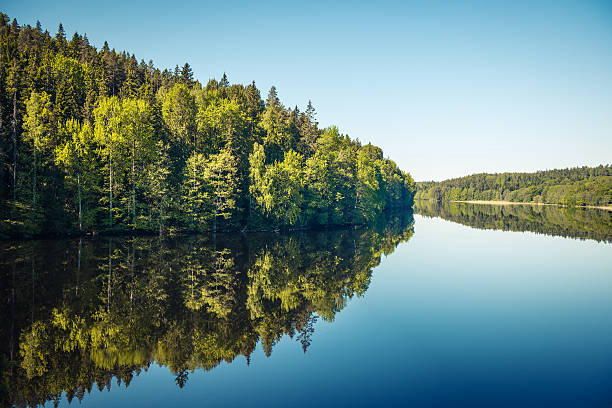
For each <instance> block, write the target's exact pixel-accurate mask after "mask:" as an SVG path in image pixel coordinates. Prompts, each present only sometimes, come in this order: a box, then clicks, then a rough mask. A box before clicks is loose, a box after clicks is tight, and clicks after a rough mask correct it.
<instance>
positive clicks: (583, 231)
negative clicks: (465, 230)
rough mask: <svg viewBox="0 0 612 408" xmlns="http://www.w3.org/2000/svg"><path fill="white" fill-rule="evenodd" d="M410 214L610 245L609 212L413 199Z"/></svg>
mask: <svg viewBox="0 0 612 408" xmlns="http://www.w3.org/2000/svg"><path fill="white" fill-rule="evenodd" d="M414 211H415V213H416V214H420V215H424V216H427V217H440V218H443V219H445V220H449V221H453V222H456V223H459V224H463V225H468V226H470V227H474V228H479V229H500V230H504V231H531V232H536V233H540V234H546V235H555V236H562V237H570V238H580V239H593V240H596V241H604V242H612V212H610V211H605V210H596V209H585V208H562V207H557V206H537V205H488V204H470V203H453V202H443V203H438V202H437V201H428V200H417V201H416V202H415V206H414Z"/></svg>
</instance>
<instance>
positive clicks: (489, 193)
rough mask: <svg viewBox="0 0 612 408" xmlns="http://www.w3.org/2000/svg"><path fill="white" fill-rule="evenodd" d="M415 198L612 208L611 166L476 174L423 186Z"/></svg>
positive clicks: (419, 186)
mask: <svg viewBox="0 0 612 408" xmlns="http://www.w3.org/2000/svg"><path fill="white" fill-rule="evenodd" d="M415 198H416V199H425V200H436V201H466V200H485V201H491V200H504V201H513V202H525V203H549V204H563V205H568V206H584V205H589V206H609V205H612V166H610V165H605V166H604V165H600V166H597V167H577V168H572V169H561V170H546V171H538V172H536V173H501V174H474V175H472V176H466V177H461V178H457V179H451V180H446V181H442V182H439V183H436V182H422V183H419V185H418V192H417V193H416V197H415Z"/></svg>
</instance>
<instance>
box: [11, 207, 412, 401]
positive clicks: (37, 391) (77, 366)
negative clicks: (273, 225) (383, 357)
mask: <svg viewBox="0 0 612 408" xmlns="http://www.w3.org/2000/svg"><path fill="white" fill-rule="evenodd" d="M412 225H413V219H412V215H411V213H404V214H403V215H402V217H391V218H387V219H382V220H380V222H376V223H374V226H373V227H372V228H359V229H343V230H329V231H318V232H300V233H294V234H271V233H257V234H223V233H219V234H216V237H215V238H213V237H212V236H207V235H192V236H188V237H181V238H180V239H158V238H154V237H135V238H125V237H104V238H80V239H72V240H55V241H40V240H32V241H18V242H13V243H10V242H8V241H4V242H0V279H1V280H2V282H5V283H6V285H3V286H2V287H1V288H0V293H1V294H2V297H3V299H5V301H3V302H2V303H1V304H0V340H2V341H1V342H0V390H2V391H3V392H0V405H1V406H15V407H25V406H38V405H41V406H42V405H43V404H45V402H46V401H51V402H54V403H55V404H57V403H59V402H60V400H61V399H63V398H64V396H65V398H66V399H67V400H68V402H70V401H71V400H72V399H74V400H79V401H81V400H83V399H84V398H85V402H86V401H87V394H88V393H90V392H92V389H94V390H95V388H98V389H99V390H103V389H104V388H108V389H110V388H111V386H112V383H117V384H122V383H123V384H124V385H125V386H128V385H129V384H130V382H131V381H132V379H133V378H134V377H135V376H137V375H139V374H140V373H141V372H142V371H143V370H146V369H147V368H148V367H149V366H150V365H151V364H155V363H157V364H161V365H164V366H166V367H167V368H168V369H169V370H170V371H171V372H172V373H173V376H174V380H175V381H176V384H177V386H179V387H182V386H183V385H184V384H185V383H186V382H187V381H188V380H189V375H190V373H191V372H193V371H194V370H201V369H204V370H211V369H213V368H214V367H216V366H218V365H219V364H220V363H221V362H223V361H226V362H228V363H229V362H231V361H233V360H234V359H236V358H246V359H247V362H248V361H250V357H251V355H252V353H253V352H254V350H255V349H256V346H257V345H258V344H259V343H261V346H262V349H263V351H264V353H265V354H266V355H268V356H269V355H271V353H272V351H273V349H274V347H275V344H276V343H278V342H279V341H280V340H281V339H282V338H283V337H285V336H287V335H288V336H291V337H292V338H293V339H294V340H296V343H297V344H296V347H299V348H301V349H302V350H303V351H304V352H306V351H307V349H308V347H309V346H310V345H311V342H312V340H313V336H312V335H313V332H314V330H315V322H316V320H317V319H318V318H322V319H324V320H326V321H333V320H334V317H335V316H336V314H337V313H338V312H340V311H341V310H342V309H343V308H344V307H345V306H346V304H347V302H348V300H349V299H350V298H353V297H355V296H362V295H363V294H365V292H366V291H367V289H368V286H369V284H370V279H371V277H372V269H373V268H374V267H376V266H377V265H378V264H379V263H380V260H381V257H382V255H383V254H385V255H388V254H390V253H392V252H393V251H394V249H395V247H396V246H397V245H398V244H399V243H400V242H403V241H406V240H408V239H409V238H410V237H411V236H412V233H413V227H412ZM242 356H244V357H242ZM168 381H172V377H171V376H168ZM94 392H95V391H94Z"/></svg>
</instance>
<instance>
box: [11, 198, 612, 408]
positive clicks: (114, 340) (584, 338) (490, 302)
mask: <svg viewBox="0 0 612 408" xmlns="http://www.w3.org/2000/svg"><path fill="white" fill-rule="evenodd" d="M611 217H612V213H609V212H603V211H579V212H576V210H574V211H566V210H563V209H555V208H553V207H547V208H543V207H524V208H518V207H512V208H510V207H486V206H473V205H472V206H470V205H445V206H437V205H433V204H428V203H425V204H423V203H421V204H420V205H418V206H417V207H416V214H415V215H414V216H413V215H412V214H404V215H402V216H400V217H393V218H390V219H387V220H381V221H380V222H379V223H378V224H377V225H375V226H373V227H370V228H360V229H356V230H345V231H329V232H318V233H300V234H291V235H282V234H271V235H266V234H262V235H240V234H234V235H222V234H218V235H217V236H216V237H212V236H211V237H208V236H201V237H183V238H177V239H172V240H159V239H158V238H142V237H140V238H133V239H125V238H121V239H118V238H112V239H109V238H104V239H96V240H82V241H79V240H66V241H35V242H11V243H9V242H4V243H0V249H1V250H2V261H1V262H2V263H1V264H0V268H2V269H1V272H2V276H1V278H2V282H3V288H2V298H3V299H4V300H3V302H2V326H1V330H2V331H1V333H0V338H1V340H2V341H1V342H0V345H1V347H2V349H1V351H2V354H3V356H2V360H3V367H2V370H3V372H4V373H3V374H4V375H3V377H4V378H5V380H4V389H3V394H2V395H3V397H2V398H3V400H2V401H3V403H5V405H10V404H14V405H17V406H22V405H28V404H36V403H42V402H45V401H46V406H53V404H54V402H55V401H57V402H58V403H59V406H69V405H73V406H74V405H78V404H79V400H81V405H83V406H87V407H107V406H114V407H122V406H129V407H139V406H142V407H145V406H147V407H148V406H151V405H157V406H186V405H191V406H224V407H232V406H245V405H249V406H264V405H265V406H336V407H337V406H373V405H382V406H419V407H421V406H431V407H458V406H470V407H473V406H483V407H484V406H487V407H491V406H496V407H504V406H507V407H519V406H520V407H524V406H534V407H536V406H537V407H548V406H550V407H566V406H567V407H607V406H610V405H612V244H611V243H610V241H611V236H612V228H611ZM70 400H71V401H72V402H71V403H70V404H69V401H70Z"/></svg>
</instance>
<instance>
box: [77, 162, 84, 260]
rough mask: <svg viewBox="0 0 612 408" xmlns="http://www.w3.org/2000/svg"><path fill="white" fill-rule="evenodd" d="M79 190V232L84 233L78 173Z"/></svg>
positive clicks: (79, 184) (79, 185) (79, 183)
mask: <svg viewBox="0 0 612 408" xmlns="http://www.w3.org/2000/svg"><path fill="white" fill-rule="evenodd" d="M77 189H78V191H79V231H80V232H83V212H82V206H81V175H80V174H78V173H77ZM80 255H81V253H80V249H79V257H80ZM79 261H80V258H79Z"/></svg>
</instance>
